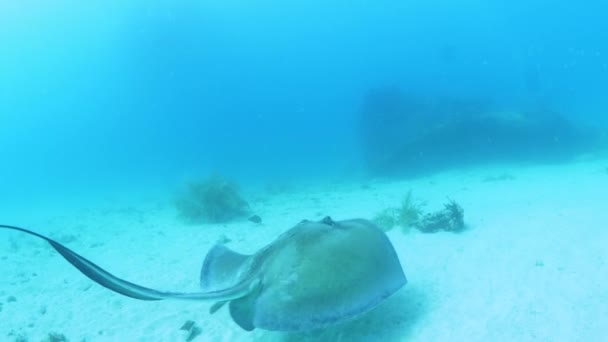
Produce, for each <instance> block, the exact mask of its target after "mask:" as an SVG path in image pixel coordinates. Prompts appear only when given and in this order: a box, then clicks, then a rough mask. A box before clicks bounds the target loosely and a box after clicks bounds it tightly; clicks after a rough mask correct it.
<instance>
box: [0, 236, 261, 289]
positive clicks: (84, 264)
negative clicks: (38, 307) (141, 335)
mask: <svg viewBox="0 0 608 342" xmlns="http://www.w3.org/2000/svg"><path fill="white" fill-rule="evenodd" d="M0 228H6V229H12V230H16V231H20V232H23V233H26V234H29V235H33V236H36V237H38V238H40V239H43V240H45V241H46V242H48V243H49V244H50V245H51V246H52V247H53V248H54V249H55V250H56V251H57V252H58V253H59V254H61V256H63V257H64V258H65V259H66V260H67V261H68V262H69V263H70V264H72V265H73V266H74V267H76V268H77V269H78V270H79V271H80V272H81V273H82V274H84V275H85V276H87V277H88V278H89V279H91V280H93V281H94V282H96V283H98V284H99V285H101V286H103V287H105V288H107V289H109V290H112V291H114V292H116V293H119V294H122V295H124V296H127V297H131V298H135V299H140V300H161V299H184V300H220V301H222V300H230V299H234V298H239V297H242V296H245V295H246V294H247V293H248V292H249V291H250V288H251V286H250V284H248V283H246V282H240V283H238V284H235V286H233V287H231V288H226V289H218V290H216V291H208V292H200V293H180V292H164V291H158V290H154V289H150V288H147V287H143V286H140V285H137V284H133V283H131V282H128V281H126V280H124V279H120V278H118V277H116V276H114V275H113V274H111V273H110V272H108V271H106V270H104V269H103V268H101V267H99V266H97V265H96V264H94V263H93V262H92V261H89V260H87V259H86V258H84V257H83V256H81V255H79V254H78V253H76V252H74V251H72V250H71V249H69V248H67V247H65V246H64V245H62V244H60V243H59V242H57V241H55V240H53V239H51V238H49V237H46V236H44V235H42V234H38V233H36V232H33V231H31V230H28V229H25V228H20V227H15V226H9V225H0Z"/></svg>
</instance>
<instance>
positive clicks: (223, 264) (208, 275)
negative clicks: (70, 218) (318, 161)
mask: <svg viewBox="0 0 608 342" xmlns="http://www.w3.org/2000/svg"><path fill="white" fill-rule="evenodd" d="M0 228H8V229H13V230H18V231H21V232H24V233H27V234H30V235H34V236H36V237H39V238H41V239H43V240H45V241H46V242H48V243H49V244H50V245H51V246H52V247H53V248H54V249H55V250H56V251H57V252H59V254H61V255H62V256H63V257H64V258H65V259H66V260H67V261H68V262H70V263H71V264H72V265H73V266H74V267H76V268H77V269H78V270H79V271H80V272H82V273H83V274H84V275H85V276H87V277H88V278H90V279H91V280H93V281H95V282H96V283H98V284H99V285H101V286H104V287H106V288H108V289H110V290H112V291H114V292H117V293H119V294H122V295H124V296H127V297H131V298H135V299H140V300H162V299H184V300H207V301H214V302H215V303H214V304H213V305H211V308H210V313H214V312H216V311H217V310H219V309H220V308H221V307H222V306H224V305H225V304H227V305H228V309H229V312H230V316H231V317H232V319H233V320H234V321H235V322H236V323H237V324H238V325H239V326H240V327H241V328H243V329H245V330H248V331H251V330H253V329H255V328H260V329H265V330H274V331H304V330H313V329H319V328H323V327H326V326H329V325H333V324H337V323H341V322H344V321H347V320H350V319H353V318H355V317H358V316H360V315H362V314H364V313H366V312H368V311H369V310H371V309H373V308H374V307H376V306H377V305H378V304H380V303H381V302H382V301H384V300H385V299H386V298H388V297H389V296H391V295H392V294H394V293H395V292H396V291H397V290H399V289H400V288H401V287H402V286H404V285H405V284H406V282H407V280H406V277H405V274H404V273H403V269H402V267H401V264H400V262H399V259H398V257H397V254H396V252H395V249H394V248H393V246H392V244H391V243H390V241H389V239H388V237H387V236H386V235H385V234H384V232H383V231H382V230H380V229H379V228H378V227H377V226H375V225H374V224H373V223H371V222H370V221H368V220H364V219H352V220H344V221H334V220H332V219H331V218H330V217H325V218H324V219H322V220H320V221H308V220H303V221H301V222H300V223H298V224H297V225H296V226H294V227H293V228H291V229H289V230H288V231H286V232H285V233H283V234H281V235H279V237H277V238H276V239H275V240H274V241H273V242H271V243H270V244H268V245H266V246H265V247H263V248H261V249H260V250H259V251H257V252H256V253H254V254H251V255H244V254H240V253H237V252H234V251H232V250H231V249H229V248H228V247H226V246H225V245H224V244H222V243H218V244H216V245H215V246H214V247H213V248H211V250H210V251H209V252H208V253H207V256H206V257H205V259H204V261H203V266H202V270H201V275H200V285H201V292H194V293H182V292H166V291H159V290H154V289H151V288H147V287H143V286H140V285H137V284H134V283H131V282H129V281H126V280H123V279H120V278H118V277H116V276H114V275H112V274H110V273H109V272H107V271H106V270H104V269H102V268H101V267H99V266H97V265H96V264H94V263H93V262H91V261H89V260H87V259H85V258H84V257H82V256H81V255H79V254H77V253H75V252H74V251H72V250H70V249H68V248H67V247H65V246H64V245H62V244H60V243H59V242H57V241H55V240H53V239H51V238H49V237H46V236H44V235H41V234H38V233H36V232H33V231H30V230H27V229H24V228H19V227H15V226H8V225H0Z"/></svg>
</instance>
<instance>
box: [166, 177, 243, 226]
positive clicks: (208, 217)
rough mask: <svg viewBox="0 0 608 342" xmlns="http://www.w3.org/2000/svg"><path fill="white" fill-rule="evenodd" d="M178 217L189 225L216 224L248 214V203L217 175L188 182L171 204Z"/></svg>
mask: <svg viewBox="0 0 608 342" xmlns="http://www.w3.org/2000/svg"><path fill="white" fill-rule="evenodd" d="M175 207H176V208H177V210H178V212H179V215H180V217H181V218H182V219H184V220H186V221H187V222H190V223H204V222H211V223H220V222H228V221H231V220H234V219H237V218H242V217H245V216H247V214H249V204H248V203H247V201H245V200H244V199H243V198H242V197H241V195H240V194H239V191H238V187H237V186H236V184H235V183H233V182H231V181H229V180H227V179H225V178H223V177H221V176H219V175H212V176H211V177H209V178H208V179H206V180H204V181H199V182H193V183H190V184H189V185H188V186H187V189H186V191H185V192H184V193H182V194H181V195H180V196H179V197H178V198H177V199H176V201H175Z"/></svg>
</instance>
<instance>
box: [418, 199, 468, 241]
mask: <svg viewBox="0 0 608 342" xmlns="http://www.w3.org/2000/svg"><path fill="white" fill-rule="evenodd" d="M416 228H417V229H418V230H420V231H421V232H423V233H436V232H439V231H448V232H453V233H458V232H461V231H463V230H464V229H465V224H464V209H462V207H461V206H460V205H459V204H458V203H456V202H455V201H454V200H451V199H450V200H448V202H447V203H445V204H444V208H443V209H442V210H439V211H437V212H434V213H428V214H425V215H424V216H423V217H422V219H421V220H420V221H419V222H418V223H417V224H416Z"/></svg>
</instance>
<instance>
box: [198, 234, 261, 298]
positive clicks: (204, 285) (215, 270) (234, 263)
mask: <svg viewBox="0 0 608 342" xmlns="http://www.w3.org/2000/svg"><path fill="white" fill-rule="evenodd" d="M250 260H251V256H249V255H244V254H240V253H237V252H235V251H233V250H231V249H229V248H228V247H226V246H224V245H223V244H216V245H215V246H213V248H211V249H210V250H209V252H208V253H207V256H206V257H205V260H204V261H203V266H202V268H201V276H200V280H201V283H200V284H201V289H203V290H205V291H215V290H218V289H225V288H228V287H232V286H234V285H235V284H237V283H239V282H241V281H242V280H243V278H244V277H245V276H246V275H247V274H248V271H249V265H250Z"/></svg>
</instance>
